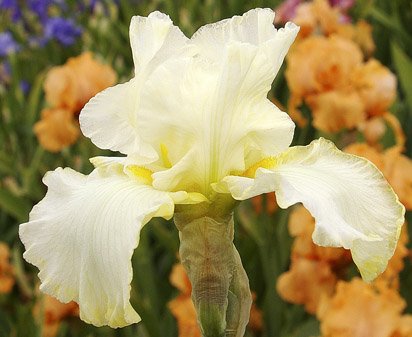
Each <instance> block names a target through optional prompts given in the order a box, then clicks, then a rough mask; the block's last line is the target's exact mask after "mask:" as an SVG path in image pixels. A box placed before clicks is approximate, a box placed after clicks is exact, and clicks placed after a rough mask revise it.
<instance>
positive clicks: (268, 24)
mask: <svg viewBox="0 0 412 337" xmlns="http://www.w3.org/2000/svg"><path fill="white" fill-rule="evenodd" d="M274 18H275V13H274V12H273V11H272V10H271V9H269V8H264V9H262V8H256V9H252V10H250V11H248V12H246V13H245V14H243V15H242V16H234V17H232V18H230V19H226V20H222V21H219V22H216V23H212V24H208V25H205V26H202V27H201V28H200V29H199V30H198V31H197V32H196V33H195V34H194V35H193V37H192V38H191V41H192V42H193V43H194V44H196V45H197V46H198V48H199V49H200V54H202V55H203V56H204V57H207V58H208V59H210V60H212V61H214V62H217V63H219V62H220V60H221V55H222V50H224V49H225V48H226V47H227V46H228V45H230V43H232V42H241V43H246V44H250V45H254V46H257V47H259V49H260V51H261V52H263V53H264V54H265V55H266V56H267V59H268V63H269V64H270V65H271V66H272V67H273V70H274V72H275V73H276V72H277V71H278V70H279V68H280V66H281V65H282V62H283V59H284V58H285V56H286V53H287V51H288V49H289V47H290V45H291V44H292V42H293V41H294V39H295V37H296V35H297V33H298V31H299V27H298V26H296V25H295V24H294V23H292V22H288V23H287V24H286V26H285V28H281V29H279V30H277V29H276V28H275V26H274V24H273V22H274Z"/></svg>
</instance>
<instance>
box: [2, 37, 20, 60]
mask: <svg viewBox="0 0 412 337" xmlns="http://www.w3.org/2000/svg"><path fill="white" fill-rule="evenodd" d="M18 50H20V45H19V44H18V43H17V42H16V41H15V40H14V38H13V36H12V35H11V33H10V32H3V33H0V57H1V56H7V55H9V54H11V53H14V52H16V51H18Z"/></svg>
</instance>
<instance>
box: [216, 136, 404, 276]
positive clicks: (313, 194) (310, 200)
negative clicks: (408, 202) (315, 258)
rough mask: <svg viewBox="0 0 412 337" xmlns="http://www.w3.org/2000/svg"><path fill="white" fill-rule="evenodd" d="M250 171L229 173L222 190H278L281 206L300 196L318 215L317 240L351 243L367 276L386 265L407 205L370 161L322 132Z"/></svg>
mask: <svg viewBox="0 0 412 337" xmlns="http://www.w3.org/2000/svg"><path fill="white" fill-rule="evenodd" d="M259 167H262V168H259ZM246 175H248V176H250V177H251V178H249V177H239V176H229V177H226V178H225V179H223V182H222V184H221V185H220V188H221V191H224V189H225V188H226V189H227V190H228V191H230V193H231V194H232V196H233V197H234V198H235V199H238V200H244V199H247V198H250V197H253V196H255V195H258V194H261V193H266V192H269V191H276V200H277V202H278V204H279V206H280V207H282V208H286V207H289V206H291V205H293V204H295V203H297V202H302V203H303V205H304V206H305V207H306V208H307V209H308V210H309V211H310V212H311V214H312V215H313V216H314V218H315V219H316V227H315V231H314V233H313V241H314V242H315V243H316V244H318V245H320V246H332V247H344V248H346V249H350V250H351V252H352V258H353V260H354V262H355V263H356V265H357V266H358V268H359V270H360V272H361V274H362V277H363V278H364V279H365V280H367V281H371V280H373V279H374V278H376V277H377V276H378V275H379V274H380V273H381V272H382V271H383V270H384V269H385V268H386V265H387V263H388V260H389V259H390V258H391V256H392V255H393V252H394V250H395V247H396V242H397V240H398V237H399V235H400V230H401V226H402V224H403V222H404V212H405V209H404V207H403V205H402V204H401V203H400V202H399V201H398V198H397V196H396V195H395V193H394V192H393V190H392V188H391V187H390V185H389V184H388V183H387V182H386V180H385V179H384V178H383V176H382V173H380V172H379V171H378V169H377V168H376V167H375V166H374V165H373V164H372V163H370V162H369V161H367V160H365V159H362V158H359V157H356V156H351V155H348V154H345V153H343V152H341V151H339V150H338V149H337V148H336V147H335V146H334V145H333V143H331V142H330V141H327V140H325V139H323V138H321V139H319V140H315V141H313V142H312V143H311V144H310V145H309V146H306V147H292V148H290V149H289V150H288V151H286V152H285V153H283V154H281V155H280V156H278V157H274V158H269V159H267V160H266V162H265V161H262V162H261V163H258V164H257V165H256V167H255V168H254V170H253V169H250V170H249V171H247V172H246ZM376 205H379V208H376Z"/></svg>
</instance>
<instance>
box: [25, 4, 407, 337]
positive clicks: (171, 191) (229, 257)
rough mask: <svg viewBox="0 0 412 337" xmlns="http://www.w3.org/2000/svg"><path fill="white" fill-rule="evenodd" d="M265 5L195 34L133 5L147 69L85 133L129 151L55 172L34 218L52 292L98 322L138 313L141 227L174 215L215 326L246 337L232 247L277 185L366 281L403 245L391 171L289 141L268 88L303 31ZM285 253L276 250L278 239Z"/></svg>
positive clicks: (207, 326)
mask: <svg viewBox="0 0 412 337" xmlns="http://www.w3.org/2000/svg"><path fill="white" fill-rule="evenodd" d="M273 19H274V13H273V12H272V11H271V10H269V9H255V10H251V11H249V12H247V13H246V14H244V15H243V16H241V17H239V16H236V17H233V18H231V19H229V20H224V21H221V22H218V23H215V24H210V25H206V26H204V27H202V28H200V29H199V31H198V32H196V33H195V34H194V36H193V37H192V38H191V39H188V38H186V37H185V36H184V35H183V33H182V32H181V31H180V30H179V28H177V27H176V26H174V25H173V24H172V22H171V20H170V19H169V17H168V16H167V15H165V14H162V13H159V12H154V13H152V14H150V15H149V16H148V17H134V18H133V19H132V22H131V26H130V40H131V47H132V52H133V59H134V64H135V77H134V78H133V79H132V80H130V81H129V82H127V83H124V84H119V85H117V86H114V87H112V88H108V89H106V90H104V91H103V92H101V93H99V94H98V95H96V96H95V97H94V98H93V99H91V100H90V102H89V103H88V104H87V105H86V106H85V108H84V109H83V111H82V112H81V114H80V124H81V129H82V132H83V133H84V134H85V135H86V136H88V137H90V138H91V140H92V141H93V142H94V143H95V144H96V145H97V146H99V147H100V148H102V149H111V150H113V151H119V152H121V153H122V154H124V155H125V156H123V157H110V158H109V157H96V158H92V159H91V162H92V163H93V164H94V166H95V169H94V171H93V172H92V173H91V174H89V175H83V174H81V173H78V172H75V171H74V170H72V169H70V168H64V169H62V168H57V169H56V170H55V171H52V172H49V173H47V174H46V176H45V177H44V183H45V184H46V185H47V186H48V192H47V194H46V196H45V198H44V199H43V200H42V201H40V202H39V204H37V205H36V206H35V207H34V208H33V210H32V212H31V213H30V220H29V222H27V223H25V224H22V225H21V226H20V237H21V240H22V241H23V243H24V245H25V248H26V251H25V253H24V257H25V259H26V260H27V261H28V262H30V263H32V264H34V265H35V266H37V267H38V268H39V269H40V273H39V277H40V279H41V282H42V283H41V290H42V291H44V292H45V293H48V294H50V295H53V296H55V297H57V298H58V299H59V300H60V301H62V302H69V301H71V300H74V301H76V302H77V303H78V304H79V307H80V317H81V318H82V319H83V320H84V321H86V322H89V323H92V324H94V325H97V326H101V325H109V326H111V327H122V326H125V325H128V324H132V323H135V322H138V321H139V320H140V317H139V315H138V314H137V313H136V312H135V310H134V309H133V308H132V306H131V304H130V302H129V299H130V282H131V279H132V265H131V257H132V254H133V250H134V249H135V248H136V247H137V245H138V242H139V233H140V230H141V229H142V227H143V226H144V225H145V224H146V223H148V222H149V220H150V219H151V218H153V217H163V218H166V219H170V218H171V217H172V216H173V215H175V217H174V220H175V223H176V227H177V228H178V230H179V232H180V240H181V247H180V256H181V260H182V263H183V264H184V266H185V268H186V270H187V272H188V275H189V278H190V280H191V283H192V286H193V292H192V299H193V302H194V304H195V307H196V310H197V314H198V320H199V324H200V327H201V331H202V334H203V336H213V337H216V336H237V337H241V336H243V334H244V330H245V325H246V323H247V320H248V317H249V309H250V304H251V296H250V291H249V285H248V280H247V276H246V273H245V271H244V270H243V267H242V264H241V261H240V258H239V254H238V253H237V251H236V248H235V247H234V245H233V241H232V240H233V208H234V206H235V204H236V202H237V200H244V199H247V198H251V197H253V196H256V195H258V194H261V193H266V192H270V191H275V192H276V198H277V201H278V203H279V206H280V207H282V208H286V207H288V206H290V205H292V204H295V203H297V202H302V203H303V204H304V205H305V207H306V208H307V209H308V210H309V211H310V212H311V213H312V215H313V216H314V217H315V218H316V229H315V231H314V233H313V240H314V241H315V242H316V243H317V244H319V245H323V246H342V247H345V248H348V249H350V250H351V252H352V256H353V259H354V261H355V263H356V264H357V266H358V268H359V270H360V272H361V274H362V276H363V278H364V279H365V280H366V281H370V280H372V279H373V278H375V277H376V276H377V275H379V274H380V273H381V272H382V271H383V270H384V269H385V266H386V264H387V261H388V259H389V258H390V257H391V256H392V254H393V251H394V249H395V246H396V242H397V239H398V236H399V233H400V228H401V224H402V223H403V218H404V208H403V206H402V205H401V204H400V203H399V201H398V198H397V197H396V195H395V194H394V192H393V190H392V188H391V187H390V186H389V185H388V184H387V182H386V181H385V180H384V178H383V176H382V174H381V173H380V172H379V171H378V170H377V168H376V167H375V166H374V165H373V164H371V163H370V162H368V161H367V160H365V159H362V158H359V157H356V156H353V155H349V154H345V153H342V152H341V151H339V150H338V149H337V148H336V147H335V146H334V145H333V144H332V143H331V142H329V141H327V140H325V139H322V138H321V139H319V140H315V141H313V142H312V143H311V144H310V145H308V146H303V147H302V146H300V147H292V148H288V147H289V145H290V143H291V141H292V138H293V130H294V124H293V122H292V121H291V119H290V118H289V116H288V115H287V114H286V113H284V112H282V111H280V110H279V109H278V108H277V107H276V106H275V105H273V104H272V103H271V102H270V101H269V100H268V99H267V93H268V91H269V90H270V87H271V83H272V81H273V79H274V77H275V75H276V73H277V71H278V70H279V67H280V66H281V64H282V61H283V59H284V57H285V54H286V53H287V50H288V48H289V47H290V45H291V44H292V42H293V40H294V38H295V37H296V34H297V32H298V29H299V28H298V27H297V26H295V25H294V24H292V23H288V24H286V27H285V28H283V29H279V30H276V29H275V28H274V26H273V24H272V23H273ZM273 249H276V247H273Z"/></svg>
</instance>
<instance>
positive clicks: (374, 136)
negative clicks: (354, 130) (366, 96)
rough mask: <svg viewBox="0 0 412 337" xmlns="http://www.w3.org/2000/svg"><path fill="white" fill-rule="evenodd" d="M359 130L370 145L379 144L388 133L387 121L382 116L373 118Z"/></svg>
mask: <svg viewBox="0 0 412 337" xmlns="http://www.w3.org/2000/svg"><path fill="white" fill-rule="evenodd" d="M359 130H360V131H362V133H363V136H364V137H365V140H366V141H367V142H368V143H369V144H377V143H378V142H379V140H380V139H381V138H382V136H383V135H384V134H385V132H386V125H385V121H384V120H383V118H382V117H381V116H379V117H372V118H370V119H368V120H366V121H365V122H364V123H362V124H360V125H359Z"/></svg>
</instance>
